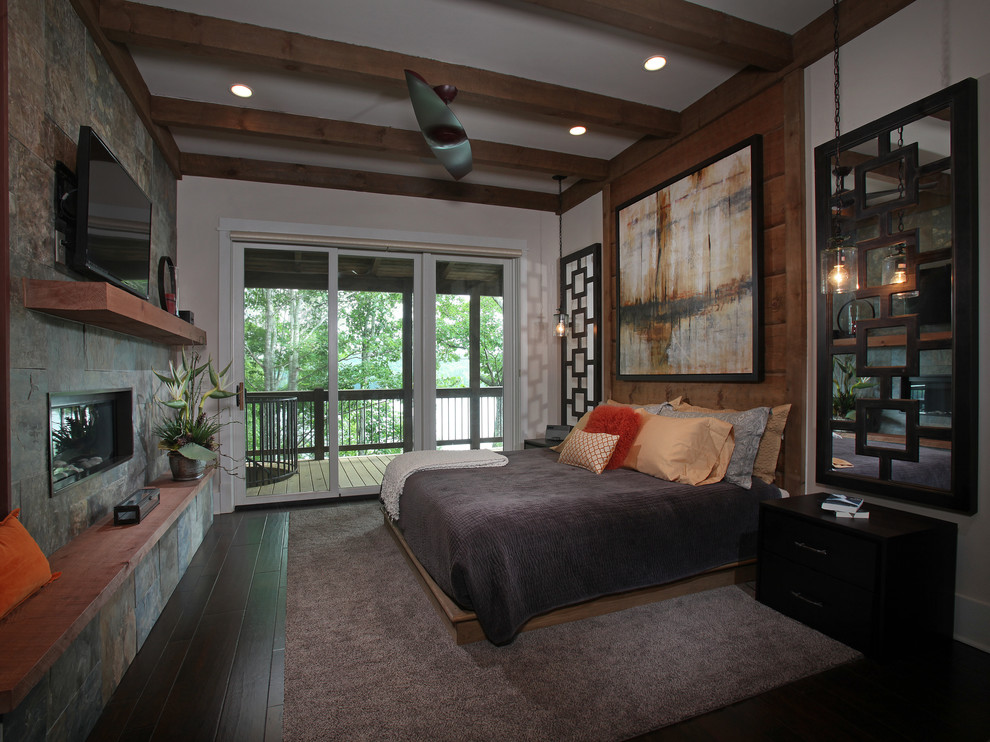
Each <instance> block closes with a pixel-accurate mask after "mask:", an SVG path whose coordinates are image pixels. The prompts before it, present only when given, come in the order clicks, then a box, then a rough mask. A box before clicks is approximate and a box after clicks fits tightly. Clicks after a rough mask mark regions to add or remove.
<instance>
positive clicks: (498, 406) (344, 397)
mask: <svg viewBox="0 0 990 742" xmlns="http://www.w3.org/2000/svg"><path fill="white" fill-rule="evenodd" d="M408 396H409V395H408V394H407V393H406V392H404V391H403V390H401V389H342V390H340V391H338V392H337V399H338V412H337V444H338V451H339V454H340V455H341V456H355V455H360V454H369V453H402V452H403V451H411V450H412V448H413V441H412V429H411V427H412V426H411V424H410V422H409V421H411V419H412V416H411V414H410V413H411V412H412V411H411V409H407V404H408ZM285 397H295V399H296V410H297V413H296V431H297V436H296V441H297V445H298V452H299V456H300V458H304V459H307V458H308V459H316V460H318V461H321V460H323V459H325V458H326V453H327V448H328V446H327V417H328V415H329V401H328V395H327V391H326V390H325V389H314V390H312V391H279V392H248V393H247V394H246V395H245V413H244V414H245V443H246V446H247V449H248V450H247V456H248V458H251V457H252V456H253V455H256V454H258V453H260V452H261V451H262V450H263V445H262V441H261V438H260V436H259V435H258V434H256V433H255V431H260V430H263V429H265V426H266V421H264V420H263V417H264V414H265V412H264V410H265V403H266V402H267V401H268V400H271V399H274V398H285ZM436 432H437V446H438V447H443V446H470V447H472V448H478V447H480V446H481V445H483V444H484V445H492V444H500V443H502V387H485V388H482V389H479V390H477V391H472V390H471V389H437V402H436Z"/></svg>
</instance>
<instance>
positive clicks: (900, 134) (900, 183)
mask: <svg viewBox="0 0 990 742" xmlns="http://www.w3.org/2000/svg"><path fill="white" fill-rule="evenodd" d="M903 147H904V127H903V126H899V127H897V150H898V151H900V150H901V149H902V148H903ZM897 200H898V201H902V202H903V201H904V158H903V157H899V158H898V159H897ZM897 231H898V232H903V231H904V208H903V207H902V208H901V210H900V211H899V212H898V213H897Z"/></svg>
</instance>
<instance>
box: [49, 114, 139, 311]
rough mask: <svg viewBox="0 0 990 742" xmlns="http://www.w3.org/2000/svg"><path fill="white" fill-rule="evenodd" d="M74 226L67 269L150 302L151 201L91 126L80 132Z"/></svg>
mask: <svg viewBox="0 0 990 742" xmlns="http://www.w3.org/2000/svg"><path fill="white" fill-rule="evenodd" d="M76 179H77V189H76V205H75V206H76V225H75V236H74V240H72V241H70V243H69V244H68V248H69V249H68V251H67V259H68V261H69V265H70V266H71V267H72V268H73V269H75V270H77V271H79V272H81V273H85V274H87V275H89V276H91V277H93V278H96V279H98V280H104V281H108V282H109V283H112V284H114V285H115V286H119V287H120V288H122V289H126V290H127V291H130V292H131V293H132V294H136V295H137V296H140V297H141V298H142V299H147V298H148V281H149V280H150V273H151V200H150V199H149V198H148V197H147V196H146V195H145V194H144V191H142V190H141V188H140V186H138V184H137V183H135V182H134V180H133V178H131V176H130V175H128V174H127V171H126V170H125V169H124V168H123V166H122V165H121V164H120V163H119V162H118V161H117V158H116V157H114V156H113V153H112V152H111V151H110V149H109V148H108V147H107V145H106V144H104V143H103V140H101V139H100V138H99V137H98V136H97V135H96V132H94V131H93V130H92V129H91V128H90V127H88V126H82V127H80V128H79V149H78V151H77V154H76Z"/></svg>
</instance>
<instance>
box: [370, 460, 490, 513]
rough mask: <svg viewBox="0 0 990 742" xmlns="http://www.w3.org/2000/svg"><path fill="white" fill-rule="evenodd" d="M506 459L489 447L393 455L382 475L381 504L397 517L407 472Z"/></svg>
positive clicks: (456, 467) (464, 467) (468, 466)
mask: <svg viewBox="0 0 990 742" xmlns="http://www.w3.org/2000/svg"><path fill="white" fill-rule="evenodd" d="M508 462H509V460H508V459H507V458H505V456H503V455H502V454H500V453H495V452H494V451H489V450H488V449H481V450H471V451H410V452H408V453H404V454H401V455H400V456H396V457H395V458H394V459H392V460H391V461H390V462H389V463H388V466H386V467H385V476H384V478H383V479H382V494H381V500H382V504H383V505H384V506H385V512H387V513H388V516H389V518H391V519H392V520H398V519H399V497H400V496H401V495H402V488H403V487H404V486H405V484H406V479H407V478H408V477H409V475H410V474H415V473H416V472H418V471H425V470H427V469H473V468H481V467H486V466H505V465H506V464H507V463H508Z"/></svg>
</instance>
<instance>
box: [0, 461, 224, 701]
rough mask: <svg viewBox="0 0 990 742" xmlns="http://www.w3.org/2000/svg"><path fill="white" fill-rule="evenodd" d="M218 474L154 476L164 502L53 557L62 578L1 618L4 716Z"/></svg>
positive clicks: (98, 528) (90, 533)
mask: <svg viewBox="0 0 990 742" xmlns="http://www.w3.org/2000/svg"><path fill="white" fill-rule="evenodd" d="M212 478H213V472H212V471H211V472H208V473H207V475H206V476H205V477H203V478H202V479H199V480H196V481H193V482H175V481H172V480H171V478H162V479H159V480H158V481H155V482H152V483H151V485H149V486H154V487H158V488H159V489H160V491H161V500H160V504H159V505H158V507H156V508H155V509H154V510H152V511H151V512H150V513H149V514H148V515H147V516H146V517H145V519H144V520H142V521H141V522H140V523H138V524H136V525H130V526H114V525H113V515H112V514H111V515H109V516H107V517H106V518H104V519H103V520H102V521H100V522H99V523H97V524H96V525H94V526H92V527H91V528H89V529H88V530H86V531H84V532H83V533H81V534H80V535H78V536H76V538H74V539H73V540H72V541H70V542H69V543H68V544H66V545H65V546H63V547H62V548H61V549H59V550H58V551H56V552H55V553H54V554H52V555H51V556H50V557H49V560H48V561H49V563H50V564H51V568H52V570H53V571H56V572H58V571H61V572H62V576H61V577H59V578H58V579H57V580H55V582H52V583H49V584H48V585H46V586H45V587H43V588H42V589H41V590H40V591H39V592H37V593H35V594H34V595H33V596H31V597H30V598H28V599H27V601H25V602H24V603H22V604H21V605H20V606H18V607H17V608H15V609H14V610H13V611H12V612H11V613H10V614H8V615H7V616H5V617H4V618H3V620H2V621H0V648H2V650H0V657H2V661H0V715H2V714H5V713H7V712H9V711H11V710H12V709H13V708H15V707H16V706H17V705H18V704H19V703H20V702H21V701H22V700H24V697H25V696H27V694H28V692H29V691H30V690H31V689H32V688H33V687H34V686H35V685H36V684H37V683H38V681H40V680H41V679H42V678H43V677H44V675H45V673H46V672H47V671H48V670H49V669H50V668H51V666H52V665H54V664H55V662H56V661H57V660H58V658H59V657H61V656H62V653H63V652H65V651H66V649H68V648H69V646H70V645H71V644H72V642H73V640H74V639H75V638H76V637H77V636H79V634H80V633H81V632H82V630H83V629H84V628H86V626H87V624H89V622H90V621H91V620H92V619H93V618H94V617H96V616H98V615H99V612H100V609H101V608H102V607H103V606H104V605H106V603H107V602H109V601H110V600H111V599H113V597H114V595H115V593H116V591H117V590H118V589H119V588H120V587H121V586H122V585H123V584H124V582H125V580H126V579H127V577H128V576H129V575H130V574H131V573H132V572H133V571H134V570H135V569H136V568H137V565H138V564H139V563H140V562H141V559H142V558H144V556H145V555H146V554H147V553H148V552H149V551H150V550H151V549H152V548H153V547H154V545H155V544H156V543H158V541H159V539H161V537H162V536H163V535H165V532H166V531H168V529H169V528H171V526H172V525H173V524H174V523H175V522H176V521H177V520H178V519H179V516H181V515H182V513H183V511H184V510H185V509H186V507H187V506H188V505H189V503H190V502H192V500H193V499H194V498H195V497H196V495H197V494H199V491H200V490H201V489H202V488H203V487H204V486H205V485H206V484H207V483H208V482H209V481H210V480H211V479H212Z"/></svg>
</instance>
